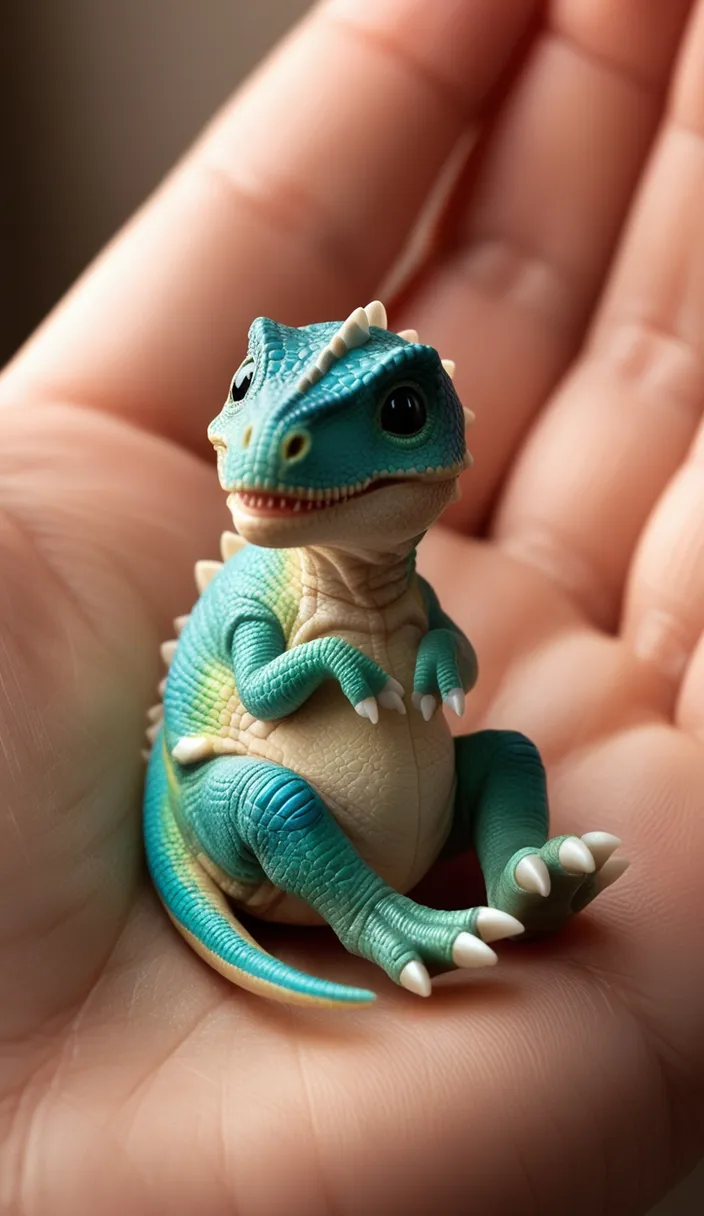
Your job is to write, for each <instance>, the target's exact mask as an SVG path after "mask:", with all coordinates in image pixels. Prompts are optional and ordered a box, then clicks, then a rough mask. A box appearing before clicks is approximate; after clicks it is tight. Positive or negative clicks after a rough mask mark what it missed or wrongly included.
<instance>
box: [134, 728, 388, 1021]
mask: <svg viewBox="0 0 704 1216" xmlns="http://www.w3.org/2000/svg"><path fill="white" fill-rule="evenodd" d="M167 764H168V760H167V758H166V755H165V752H164V745H163V732H160V734H159V737H158V738H157V739H156V740H155V743H154V748H153V750H152V754H151V757H150V761H149V769H148V772H147V785H146V792H145V798H144V843H145V849H146V854H147V865H148V866H149V872H150V874H151V876H152V881H153V882H154V886H155V887H156V889H157V891H158V893H159V896H160V898H161V900H162V902H163V904H164V907H165V908H166V911H167V912H168V914H169V916H170V917H171V919H172V921H173V922H174V924H175V926H176V928H177V929H178V930H179V932H180V933H182V934H183V936H184V937H185V939H186V941H187V942H188V943H189V944H190V945H191V946H192V947H193V949H194V950H195V951H196V952H197V953H198V954H200V956H201V958H204V959H205V961H206V962H207V963H209V964H210V966H211V967H213V968H214V969H215V971H219V972H220V974H221V975H223V976H225V978H226V979H228V980H232V982H233V983H235V984H238V985H239V986H240V987H241V988H248V989H249V991H250V992H256V993H257V994H258V995H259V996H266V997H269V999H270V1000H274V1001H283V1002H286V1003H287V1004H296V1005H318V1006H331V1005H334V1006H337V1007H339V1006H343V1005H344V1006H347V1007H351V1006H355V1005H368V1004H369V1003H370V1002H371V1001H373V1000H374V999H375V996H374V993H373V992H370V991H368V990H367V989H365V988H349V987H347V986H346V985H344V984H334V983H332V982H330V981H328V980H321V979H317V978H316V977H315V976H312V975H307V974H306V973H305V972H304V971H297V970H296V969H295V967H288V966H287V965H286V964H285V963H281V962H279V960H278V959H275V958H274V957H273V956H272V955H271V954H268V953H267V951H266V950H263V949H262V947H261V946H259V945H257V943H256V942H255V940H254V938H253V937H252V936H251V935H250V934H249V933H248V932H247V930H246V929H245V928H244V927H243V926H242V925H241V924H240V923H239V921H238V920H237V918H236V917H235V916H234V915H233V912H232V909H231V907H230V905H229V904H228V902H227V900H226V898H225V896H224V894H223V892H222V891H221V890H220V888H219V887H218V886H217V885H216V883H215V882H214V881H213V879H212V878H211V877H210V875H209V874H208V873H207V872H206V871H205V870H204V869H203V867H202V866H201V865H200V863H199V862H198V860H197V858H196V857H195V856H194V855H193V853H192V852H191V850H190V848H189V847H188V844H187V842H186V841H185V840H184V838H183V834H182V833H181V830H180V828H179V826H178V823H177V821H176V819H175V817H174V814H173V809H172V805H171V798H172V791H171V790H170V788H169V780H168V771H167Z"/></svg>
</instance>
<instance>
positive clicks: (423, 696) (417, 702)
mask: <svg viewBox="0 0 704 1216" xmlns="http://www.w3.org/2000/svg"><path fill="white" fill-rule="evenodd" d="M411 703H412V705H413V708H414V709H418V710H420V712H421V713H422V715H423V718H424V720H425V721H426V722H429V721H430V719H431V718H432V716H433V714H434V713H435V710H436V708H437V701H436V700H435V697H433V696H431V695H430V693H422V692H414V693H412V694H411Z"/></svg>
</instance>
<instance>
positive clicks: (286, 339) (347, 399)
mask: <svg viewBox="0 0 704 1216" xmlns="http://www.w3.org/2000/svg"><path fill="white" fill-rule="evenodd" d="M452 371H453V365H452V364H451V363H449V362H448V361H442V360H441V359H440V357H439V355H438V354H437V352H436V351H435V350H434V349H433V348H432V347H430V346H427V345H425V344H423V343H421V342H420V341H419V339H418V335H417V334H416V333H415V332H413V331H405V332H404V333H402V334H394V333H391V332H389V330H388V329H387V322H386V314H385V311H384V308H383V306H382V305H381V304H380V303H379V302H378V301H375V302H374V303H372V304H370V305H367V307H366V308H358V309H356V310H355V312H353V313H352V314H351V316H350V317H348V318H347V320H346V321H344V322H342V323H340V322H326V323H323V324H315V325H309V326H305V327H302V328H295V329H294V328H289V327H286V326H284V325H279V324H277V323H276V322H274V321H271V320H268V319H266V318H259V319H258V320H256V321H255V322H254V323H253V325H252V327H251V330H250V335H249V349H248V352H247V355H246V358H245V359H244V361H243V362H242V364H241V365H240V367H239V368H238V370H237V372H236V373H235V376H234V378H233V381H232V385H231V388H230V392H229V395H228V399H227V401H226V403H225V405H224V407H223V409H222V411H221V413H220V414H219V415H218V417H217V418H215V419H214V421H213V422H212V424H211V426H210V428H209V438H210V440H211V442H212V443H213V445H214V447H215V449H216V451H217V458H218V475H219V478H220V482H221V485H222V486H223V489H224V490H225V491H226V493H227V494H228V505H229V507H230V510H231V513H232V517H233V521H234V525H235V529H236V531H235V532H229V533H225V535H224V536H223V538H222V558H223V560H222V562H215V561H209V562H200V563H198V566H197V567H196V580H197V583H198V587H199V590H200V592H201V594H200V598H199V599H198V601H197V603H196V605H195V607H194V609H193V611H192V613H191V614H190V616H189V617H187V618H181V619H180V620H179V621H178V622H177V628H178V630H179V633H180V636H179V638H178V641H177V642H168V643H166V644H165V645H164V647H163V648H162V650H163V654H164V657H165V659H166V661H167V663H168V664H169V673H168V677H167V679H166V681H165V684H164V688H163V706H162V705H159V706H156V707H155V708H154V710H153V711H150V716H151V719H152V724H151V726H150V728H149V732H148V734H149V738H150V742H151V744H152V748H151V753H150V755H149V763H148V771H147V783H146V792H145V843H146V853H147V861H148V865H149V868H150V872H151V875H152V878H153V881H154V884H155V886H156V889H157V891H158V892H159V895H160V897H161V899H162V901H163V903H164V905H165V907H166V910H167V911H168V913H169V915H170V916H171V918H172V920H173V921H174V923H175V925H176V926H177V928H178V929H179V930H180V932H181V933H182V934H183V935H184V937H185V938H186V939H187V941H189V942H190V944H191V945H192V946H193V948H194V949H195V950H196V951H197V952H198V953H199V954H200V955H202V957H203V958H205V959H206V960H207V961H208V962H209V963H210V964H211V965H212V966H213V967H214V968H215V969H216V970H217V971H219V972H220V973H221V974H223V975H225V976H227V977H228V978H230V979H231V980H233V981H234V982H235V983H237V984H240V985H241V986H243V987H245V988H249V989H250V990H252V991H254V992H258V993H260V994H262V995H265V996H268V997H271V998H273V999H276V1000H281V1001H288V1002H298V1003H307V1004H318V1005H320V1004H323V1005H337V1006H344V1005H360V1004H366V1003H369V1002H370V1001H372V1000H373V999H374V993H373V992H371V991H367V990H363V989H357V988H352V987H348V986H345V985H340V984H334V983H331V982H329V981H326V980H323V979H319V978H316V977H314V976H310V975H306V974H303V973H302V972H299V971H296V970H295V969H293V968H291V967H289V966H287V965H285V964H284V963H282V962H280V961H279V960H277V959H275V958H273V957H272V956H271V955H269V954H268V953H266V952H265V951H264V950H262V949H261V947H259V946H258V945H257V943H256V941H255V940H254V939H253V938H252V936H251V935H250V934H249V933H248V932H247V931H246V930H245V929H244V928H243V926H242V925H241V924H240V922H239V921H238V919H237V917H236V915H235V911H234V908H235V907H237V906H238V907H240V908H242V909H245V910H247V911H248V912H250V913H254V914H255V915H256V916H258V917H260V918H262V919H269V920H276V921H280V922H286V921H288V922H293V923H301V924H312V923H316V922H321V921H325V922H327V923H328V924H329V925H331V926H332V928H333V929H334V931H335V932H336V934H337V935H338V937H339V938H340V940H341V941H342V942H343V944H344V945H345V946H346V947H347V949H348V950H350V951H352V952H354V953H356V954H359V955H362V956H363V957H365V958H368V959H370V960H372V961H373V962H375V963H376V964H378V966H380V967H381V968H383V970H384V971H385V972H386V973H387V975H389V976H390V977H391V979H392V980H394V981H395V982H396V983H399V984H401V985H402V986H404V987H405V988H407V989H409V990H410V991H412V992H415V993H418V994H419V995H422V996H427V995H429V994H430V991H431V980H430V973H431V971H433V972H438V971H443V970H447V969H450V968H452V967H482V966H488V965H491V964H493V963H495V962H496V954H495V953H494V951H493V950H492V949H491V948H490V945H489V943H490V942H493V941H496V940H498V939H500V938H503V937H509V936H510V937H515V936H517V935H518V934H520V933H522V932H523V929H524V927H525V928H526V929H528V930H530V931H531V932H533V933H537V932H545V931H549V930H553V929H555V928H557V927H559V926H560V925H561V924H563V923H564V922H565V921H566V920H567V919H568V918H569V917H570V916H571V915H572V914H573V913H574V912H576V911H578V910H580V909H581V908H583V907H584V906H585V905H586V904H587V903H589V902H590V900H592V899H593V898H594V897H595V896H596V895H597V894H598V893H599V892H600V891H601V890H603V888H604V887H606V886H607V885H608V884H609V883H610V882H612V881H614V879H615V878H617V877H618V876H619V874H620V873H622V871H623V869H624V868H625V867H624V863H623V862H622V861H621V860H620V859H619V858H616V857H614V856H612V854H613V853H614V851H615V849H616V848H617V846H618V845H619V844H620V842H619V841H618V840H617V839H616V837H614V836H611V835H610V834H609V833H606V832H592V833H588V834H587V835H586V836H583V837H582V838H581V839H578V838H576V837H571V836H558V837H554V838H552V839H550V838H549V830H548V810H547V802H546V794H545V778H544V772H543V767H542V764H541V762H540V758H539V756H538V753H537V751H536V749H535V747H534V746H533V744H532V743H531V742H530V741H529V740H528V739H526V738H525V737H524V736H522V735H520V734H517V733H513V732H508V731H489V730H486V731H480V732H477V733H475V734H473V735H469V736H464V737H461V738H457V739H454V740H453V738H452V735H451V733H450V730H449V726H448V722H447V719H446V716H445V714H444V713H443V712H442V710H441V707H446V708H447V709H448V710H449V711H450V712H454V713H455V714H457V715H460V716H461V715H462V714H463V712H464V706H465V695H466V693H467V692H469V690H470V689H471V688H472V686H473V684H474V682H475V680H476V677H477V663H476V657H475V654H474V651H473V649H472V646H471V644H470V643H469V641H468V640H467V638H466V637H465V636H464V635H463V634H462V632H461V630H459V629H458V627H457V626H456V625H455V624H454V622H453V621H452V620H451V619H450V618H449V617H448V616H447V615H446V614H445V613H444V612H443V610H442V607H441V605H440V604H439V602H438V599H437V597H436V595H435V593H434V592H433V590H432V588H431V587H430V586H429V584H428V583H427V582H425V581H424V580H423V579H422V578H421V577H420V576H419V575H418V574H417V573H416V569H415V553H416V546H417V544H418V542H419V541H420V539H421V538H422V536H423V534H424V533H425V532H426V530H427V529H428V527H429V526H430V525H431V524H432V523H433V522H434V521H435V520H436V519H437V518H438V517H439V516H440V515H441V514H442V512H443V511H444V510H445V508H446V507H447V506H448V504H449V503H450V502H452V501H453V500H454V499H455V498H456V497H457V495H458V477H459V474H460V473H461V471H462V470H463V469H464V468H465V467H466V466H467V465H468V464H469V463H470V458H469V455H468V453H467V449H466V443H465V427H466V423H467V421H468V412H467V411H465V410H463V407H462V405H461V403H460V401H459V399H458V397H457V394H456V392H455V389H454V386H453V383H452ZM469 848H472V849H474V850H475V851H476V853H477V855H478V857H479V861H480V864H481V868H482V872H483V875H484V879H485V882H486V889H487V899H488V903H487V906H486V907H473V908H466V909H462V910H460V911H455V912H446V911H437V910H434V909H432V908H427V907H423V906H422V905H420V904H418V903H416V902H414V901H413V900H412V899H410V898H409V897H408V895H407V894H406V892H408V891H409V890H410V889H411V888H412V887H413V886H414V885H415V884H416V883H417V882H418V880H419V879H420V878H421V877H422V876H423V875H424V874H425V873H426V871H427V870H428V869H429V867H430V866H431V865H432V864H433V862H434V861H435V860H436V859H437V857H438V856H439V855H440V854H441V853H442V852H444V853H445V854H450V853H452V852H455V851H458V850H466V849H469Z"/></svg>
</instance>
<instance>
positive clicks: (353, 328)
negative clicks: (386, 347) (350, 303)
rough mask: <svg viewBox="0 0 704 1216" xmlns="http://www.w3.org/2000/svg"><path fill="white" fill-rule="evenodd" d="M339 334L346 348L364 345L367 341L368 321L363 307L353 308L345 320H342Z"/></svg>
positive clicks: (350, 348) (351, 348) (352, 348)
mask: <svg viewBox="0 0 704 1216" xmlns="http://www.w3.org/2000/svg"><path fill="white" fill-rule="evenodd" d="M339 335H340V338H341V339H342V341H343V342H344V344H345V346H346V347H347V350H354V348H355V347H356V346H364V343H365V342H368V341H369V321H368V320H367V314H366V312H365V311H364V309H363V308H355V310H354V312H351V313H350V315H349V317H348V318H347V320H346V321H344V322H343V324H342V326H341V328H340V330H339Z"/></svg>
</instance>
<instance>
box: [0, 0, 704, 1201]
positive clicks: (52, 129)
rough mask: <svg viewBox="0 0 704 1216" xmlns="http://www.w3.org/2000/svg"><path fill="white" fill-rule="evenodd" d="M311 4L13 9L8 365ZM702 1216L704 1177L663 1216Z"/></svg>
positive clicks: (4, 259) (0, 177)
mask: <svg viewBox="0 0 704 1216" xmlns="http://www.w3.org/2000/svg"><path fill="white" fill-rule="evenodd" d="M663 2H664V0H663ZM307 7H308V0H25V3H15V4H3V5H2V6H1V8H0V134H1V137H2V155H1V156H0V362H2V361H3V360H4V359H5V358H6V357H7V356H8V355H9V354H10V353H11V351H12V350H13V348H14V347H15V346H16V345H17V344H18V343H19V342H20V341H21V340H22V338H23V337H24V335H25V334H26V333H27V332H29V330H31V328H32V327H33V326H34V325H35V324H36V322H37V321H38V320H39V319H40V318H41V317H42V316H43V314H44V313H45V312H46V311H47V310H48V309H49V308H50V307H51V305H52V303H53V302H54V301H55V300H56V299H57V298H58V296H59V295H61V293H62V292H63V291H64V289H65V288H66V287H67V286H68V284H69V283H70V282H71V281H72V280H73V279H74V278H75V276H76V275H77V274H78V273H79V272H80V270H81V269H82V267H83V266H84V265H85V264H86V263H87V262H88V261H89V260H90V258H91V257H92V256H93V254H94V253H95V252H96V251H97V250H98V249H99V248H100V246H101V245H102V244H103V243H104V242H105V241H106V240H107V239H108V237H109V236H110V234H111V233H112V232H113V231H114V230H115V228H117V227H118V225H119V224H120V223H121V222H122V220H123V219H124V218H125V217H126V216H127V215H129V213H130V212H131V211H132V210H133V208H134V207H136V206H137V205H138V204H139V202H140V200H141V199H142V198H144V196H145V195H146V194H147V193H148V192H149V191H150V190H151V188H152V187H153V186H154V185H155V184H156V182H158V180H159V179H160V177H161V176H162V175H163V174H164V173H165V171H166V170H167V169H168V167H169V165H170V164H171V162H172V161H173V160H174V159H175V158H176V157H177V156H178V155H179V153H180V152H181V151H182V149H183V148H184V147H185V146H186V145H187V143H188V142H189V141H190V139H191V138H192V137H193V136H194V135H195V134H196V132H197V131H198V129H199V127H200V126H201V125H202V123H203V122H204V121H205V120H206V119H207V117H208V116H209V115H210V114H211V113H212V111H213V110H214V109H215V108H216V106H218V105H219V104H220V102H222V101H223V99H224V98H225V97H226V96H227V95H228V93H229V92H230V90H231V89H232V88H233V87H234V86H235V85H236V83H237V81H238V80H239V79H240V78H241V77H242V76H243V75H244V74H245V73H246V72H247V70H248V69H249V68H250V66H251V65H252V64H254V63H256V61H257V60H258V59H259V58H261V56H262V55H263V54H264V53H265V52H266V50H267V48H268V47H269V46H270V45H271V43H272V42H273V41H275V39H276V38H277V37H278V36H279V35H280V34H281V33H282V32H283V31H284V30H285V29H286V28H287V27H288V26H289V25H290V24H291V23H292V22H293V21H294V20H295V19H296V17H297V16H298V15H299V14H300V13H302V12H303V11H304V10H305V9H306V8H307ZM292 100H293V99H289V102H291V101H292ZM144 273H145V274H148V273H149V267H148V266H145V268H144ZM604 1084H605V1085H608V1077H605V1078H604ZM565 1198H566V1204H565V1208H566V1210H569V1197H568V1196H566V1197H565ZM700 1212H704V1169H702V1170H700V1171H699V1172H698V1177H694V1178H693V1179H692V1180H691V1181H689V1182H688V1183H686V1184H684V1185H683V1186H681V1187H680V1188H679V1189H678V1190H677V1191H676V1192H675V1193H674V1194H673V1195H672V1196H671V1197H670V1199H669V1200H668V1201H667V1202H666V1203H663V1204H661V1205H660V1206H659V1207H658V1208H657V1209H656V1210H655V1211H654V1212H653V1213H652V1216H695V1214H696V1213H700Z"/></svg>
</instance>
